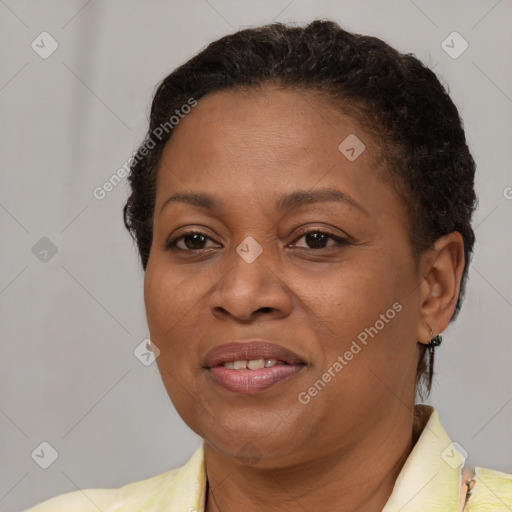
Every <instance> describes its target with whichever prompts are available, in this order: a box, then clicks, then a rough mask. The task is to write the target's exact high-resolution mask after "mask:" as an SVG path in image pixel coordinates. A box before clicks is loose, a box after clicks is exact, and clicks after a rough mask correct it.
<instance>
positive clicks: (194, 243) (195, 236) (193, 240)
mask: <svg viewBox="0 0 512 512" xmlns="http://www.w3.org/2000/svg"><path fill="white" fill-rule="evenodd" d="M207 240H211V238H210V237H208V236H206V235H205V234H204V233H201V232H200V231H189V232H187V233H184V234H183V235H180V236H178V237H176V238H173V239H172V240H169V242H168V243H167V244H166V248H167V249H170V250H174V249H180V250H182V251H187V250H189V251H197V250H201V249H206V247H204V244H205V243H206V241H207ZM181 241H183V245H184V247H183V246H182V247H179V246H178V243H180V242H181Z"/></svg>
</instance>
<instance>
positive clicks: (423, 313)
mask: <svg viewBox="0 0 512 512" xmlns="http://www.w3.org/2000/svg"><path fill="white" fill-rule="evenodd" d="M463 270H464V240H463V238H462V235H461V234H460V233H459V232H457V231H454V232H453V233H449V234H448V235H444V236H442V237H440V238H438V239H437V240H436V241H435V243H434V246H433V248H432V249H428V250H427V251H425V253H424V254H423V255H422V258H421V261H420V272H421V274H420V275H421V276H423V277H422V278H421V282H420V287H419V290H420V293H419V300H420V303H419V307H420V316H419V319H418V330H417V338H416V339H417V340H418V341H420V342H421V343H424V344H427V343H428V342H429V340H430V330H431V329H432V331H434V332H433V335H434V336H435V335H436V334H439V333H441V332H443V331H444V330H445V329H446V327H447V326H448V324H449V323H450V319H451V317H452V315H453V312H454V310H455V306H456V305H457V299H458V297H459V290H460V281H461V278H462V271H463Z"/></svg>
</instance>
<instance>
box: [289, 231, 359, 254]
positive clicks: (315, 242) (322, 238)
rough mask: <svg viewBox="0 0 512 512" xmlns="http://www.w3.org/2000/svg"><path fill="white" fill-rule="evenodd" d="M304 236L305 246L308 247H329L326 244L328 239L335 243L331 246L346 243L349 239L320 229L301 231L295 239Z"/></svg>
mask: <svg viewBox="0 0 512 512" xmlns="http://www.w3.org/2000/svg"><path fill="white" fill-rule="evenodd" d="M301 238H304V239H305V240H306V244H307V248H309V249H326V248H327V247H329V246H328V245H326V244H327V243H328V241H329V239H331V240H333V241H334V242H335V243H334V244H331V247H332V246H333V245H334V246H336V245H338V246H340V245H348V244H349V241H348V240H347V239H346V238H341V237H339V236H336V235H334V234H332V233H329V232H327V231H322V230H319V229H313V230H310V231H306V232H305V233H302V235H301V236H300V237H299V238H298V239H297V240H300V239H301Z"/></svg>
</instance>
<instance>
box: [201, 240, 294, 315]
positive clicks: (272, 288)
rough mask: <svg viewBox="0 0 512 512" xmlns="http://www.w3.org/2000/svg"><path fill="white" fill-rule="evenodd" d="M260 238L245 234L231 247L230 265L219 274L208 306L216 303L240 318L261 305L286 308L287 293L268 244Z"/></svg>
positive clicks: (213, 306)
mask: <svg viewBox="0 0 512 512" xmlns="http://www.w3.org/2000/svg"><path fill="white" fill-rule="evenodd" d="M260 241H261V242H262V243H261V244H260V243H259V242H258V241H257V240H256V237H255V236H247V237H246V238H244V239H243V240H242V242H240V243H239V244H238V245H237V246H236V247H235V249H234V251H233V253H232V254H231V255H230V258H229V265H230V268H229V269H227V271H226V272H225V273H223V274H221V275H220V276H219V282H218V283H217V285H216V290H215V293H214V294H213V296H212V303H211V306H212V308H214V309H215V308H219V307H220V308H222V309H223V310H225V311H227V312H228V313H230V314H232V315H234V316H239V317H244V318H247V317H249V316H250V315H251V314H252V313H253V312H255V311H257V310H259V309H262V308H265V310H282V311H283V310H287V309H288V307H289V297H288V293H287V291H286V286H283V283H282V280H281V278H280V276H279V275H278V272H276V265H275V261H274V259H275V256H274V254H273V250H272V246H271V244H266V243H264V241H263V240H261V239H260Z"/></svg>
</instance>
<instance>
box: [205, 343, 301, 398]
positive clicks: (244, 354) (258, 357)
mask: <svg viewBox="0 0 512 512" xmlns="http://www.w3.org/2000/svg"><path fill="white" fill-rule="evenodd" d="M305 367H306V362H305V361H304V360H303V359H301V358H300V357H299V356H298V355H297V354H295V353H294V352H292V351H291V350H288V349H286V348H284V347H282V346H280V345H276V344H274V343H270V342H267V341H263V340H247V341H242V342H231V343H226V344H224V345H220V346H218V347H215V348H214V349H212V350H210V352H208V354H207V355H206V358H205V362H204V365H203V368H204V369H206V370H207V371H208V374H209V375H210V377H211V378H212V381H213V382H214V383H216V384H219V385H221V386H222V387H223V388H224V389H227V390H229V391H232V392H235V393H246V394H255V393H260V392H262V391H265V390H267V389H268V388H270V387H272V386H274V385H276V384H278V383H281V382H283V381H285V380H288V379H290V378H292V377H294V376H296V375H297V374H298V373H299V372H301V371H302V370H303V369H304V368H305Z"/></svg>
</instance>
